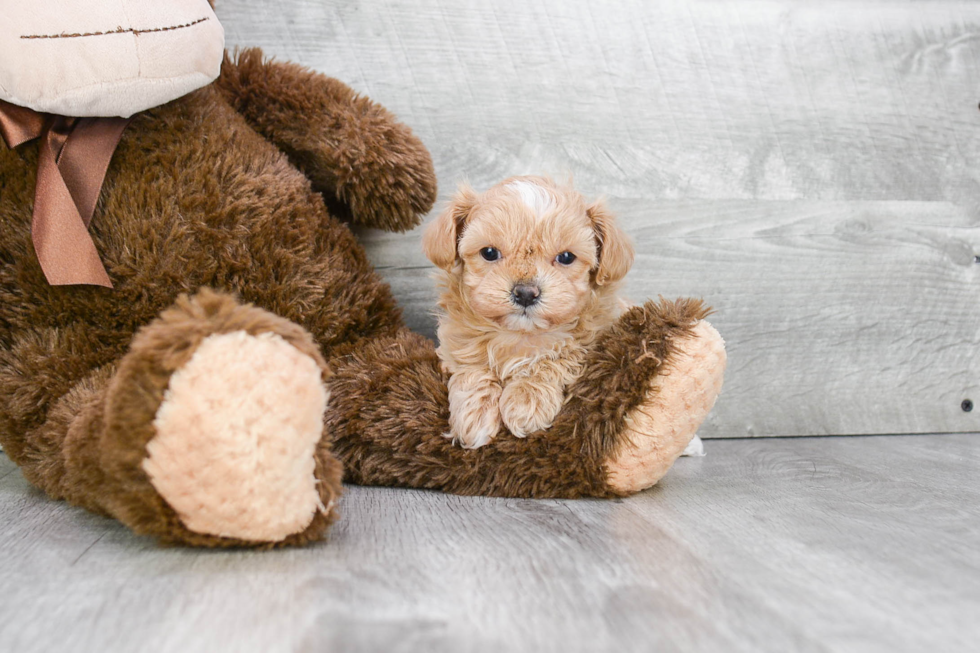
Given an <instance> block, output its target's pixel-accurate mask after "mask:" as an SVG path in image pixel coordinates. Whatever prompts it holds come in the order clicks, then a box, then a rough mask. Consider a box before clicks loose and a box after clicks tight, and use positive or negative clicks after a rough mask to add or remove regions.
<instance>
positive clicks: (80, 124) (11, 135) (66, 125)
mask: <svg viewBox="0 0 980 653" xmlns="http://www.w3.org/2000/svg"><path fill="white" fill-rule="evenodd" d="M129 121H130V119H129V118H69V117H65V116H56V115H51V114H46V113H37V112H36V111H33V110H31V109H26V108H24V107H20V106H17V105H14V104H9V103H7V102H4V101H3V100H0V136H2V137H3V140H4V142H5V143H6V144H7V147H9V148H11V149H13V148H15V147H17V146H18V145H21V144H22V143H26V142H27V141H32V140H34V139H35V138H40V139H41V142H40V144H39V145H38V159H37V183H36V185H35V188H34V215H33V218H32V220H31V239H32V240H33V241H34V251H35V252H37V259H38V261H39V262H40V264H41V269H42V270H43V271H44V276H45V277H46V278H47V280H48V283H50V284H51V285H52V286H69V285H80V284H88V285H95V286H105V287H107V288H112V282H111V281H109V275H108V274H107V273H106V270H105V266H104V265H102V259H100V258H99V252H98V251H97V250H96V248H95V242H93V240H92V236H91V235H90V234H89V232H88V225H89V223H90V222H91V221H92V214H93V213H95V204H96V203H97V202H98V201H99V193H100V192H101V191H102V182H103V181H104V180H105V174H106V170H108V168H109V161H110V160H112V153H113V152H115V151H116V146H117V145H118V144H119V139H120V138H122V133H123V130H124V129H126V125H128V124H129Z"/></svg>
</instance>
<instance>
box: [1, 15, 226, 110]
mask: <svg viewBox="0 0 980 653" xmlns="http://www.w3.org/2000/svg"><path fill="white" fill-rule="evenodd" d="M0 4H2V7H0V99H2V100H6V101H7V102H10V103H11V104H17V105H20V106H24V107H28V108H31V109H34V110H35V111H43V112H48V113H56V114H61V115H66V116H122V117H128V116H131V115H132V114H134V113H136V112H138V111H143V110H144V109H149V108H150V107H154V106H159V105H161V104H164V103H166V102H169V101H170V100H174V99H176V98H178V97H181V96H182V95H186V94H187V93H189V92H191V91H193V90H194V89H197V88H200V87H202V86H206V85H207V84H209V83H211V82H212V81H213V80H214V79H215V78H216V77H217V76H218V73H219V71H220V69H221V58H222V52H223V51H224V39H225V37H224V30H223V29H222V27H221V25H220V24H219V23H218V19H217V17H216V16H215V15H214V12H213V11H212V10H211V6H210V5H209V4H208V3H207V0H19V1H17V0H10V1H9V2H8V1H6V0H4V1H3V2H0Z"/></svg>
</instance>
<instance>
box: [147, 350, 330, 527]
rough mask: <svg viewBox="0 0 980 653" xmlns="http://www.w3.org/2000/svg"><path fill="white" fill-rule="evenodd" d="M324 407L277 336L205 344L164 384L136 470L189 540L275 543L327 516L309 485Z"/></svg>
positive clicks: (317, 386)
mask: <svg viewBox="0 0 980 653" xmlns="http://www.w3.org/2000/svg"><path fill="white" fill-rule="evenodd" d="M327 398H328V396H327V390H326V388H325V387H324V383H323V380H322V377H321V369H320V367H319V365H318V364H317V362H316V361H315V360H314V359H313V358H311V357H310V356H308V355H306V354H304V353H302V352H300V351H299V350H298V349H296V348H295V347H293V346H292V345H290V344H289V343H287V342H286V340H284V339H283V338H282V337H281V336H280V335H278V334H276V333H273V332H264V333H260V334H258V335H250V334H248V333H246V332H245V331H233V332H229V333H220V334H215V335H211V336H209V337H207V338H205V339H204V340H203V341H202V342H201V344H200V345H199V346H198V348H197V349H196V351H195V352H194V354H193V356H192V357H191V358H190V360H189V361H188V362H187V363H185V364H184V365H183V366H182V367H181V368H180V369H178V370H177V371H176V372H174V373H173V375H172V376H171V377H170V381H169V385H168V388H167V391H166V394H165V396H164V400H163V403H162V404H160V407H159V409H158V410H157V413H156V416H155V419H154V421H153V427H154V429H155V431H156V434H155V436H154V437H153V438H152V439H151V440H150V441H149V442H148V443H147V445H146V452H147V454H148V455H147V457H146V458H145V459H144V460H143V463H142V468H143V470H144V471H145V472H146V474H147V475H148V477H149V480H150V482H151V484H152V485H153V487H154V488H155V489H156V491H157V492H158V493H159V494H160V496H161V497H162V498H163V499H164V500H165V501H166V502H167V503H168V504H169V505H170V507H171V508H172V509H173V510H174V512H176V513H177V516H178V517H179V519H180V520H181V522H182V523H183V525H184V526H185V527H186V528H187V529H188V530H190V531H193V532H196V533H201V534H206V535H214V536H218V537H224V538H234V539H237V540H245V541H255V542H279V541H282V540H284V539H285V538H287V537H288V536H290V535H293V534H296V533H299V532H301V531H303V530H304V529H306V528H307V527H308V526H309V525H310V523H311V522H312V520H313V518H314V516H315V515H316V514H317V512H323V513H327V512H329V510H330V506H324V505H323V502H322V500H321V498H320V493H319V492H318V489H317V484H318V481H317V479H316V477H315V476H314V472H315V461H316V449H317V444H318V442H319V441H320V439H321V437H322V434H323V416H324V412H325V410H326V406H327Z"/></svg>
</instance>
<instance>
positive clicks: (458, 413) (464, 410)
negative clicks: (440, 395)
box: [448, 373, 501, 449]
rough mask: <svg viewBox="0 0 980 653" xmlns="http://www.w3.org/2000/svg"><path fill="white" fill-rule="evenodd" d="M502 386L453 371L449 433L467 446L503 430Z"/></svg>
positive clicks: (471, 446) (462, 444)
mask: <svg viewBox="0 0 980 653" xmlns="http://www.w3.org/2000/svg"><path fill="white" fill-rule="evenodd" d="M500 392H501V390H500V386H499V385H498V384H496V383H492V382H487V381H484V380H476V379H473V378H471V377H469V376H467V375H466V374H458V373H457V374H454V375H453V376H452V377H450V379H449V427H450V431H451V432H450V433H449V434H448V437H451V438H453V440H454V441H456V442H459V444H460V446H462V447H463V448H464V449H476V448H477V447H482V446H483V445H485V444H487V443H488V442H490V440H492V439H493V438H494V437H496V435H497V431H499V430H500V407H499V406H500Z"/></svg>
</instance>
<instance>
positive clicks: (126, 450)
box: [8, 291, 341, 546]
mask: <svg viewBox="0 0 980 653" xmlns="http://www.w3.org/2000/svg"><path fill="white" fill-rule="evenodd" d="M326 374H327V373H326V367H325V365H324V363H323V361H322V358H321V357H320V354H319V352H318V349H317V347H316V345H315V344H314V343H313V341H312V339H311V338H310V337H309V335H308V334H307V333H306V332H305V331H304V330H302V329H301V328H300V327H299V326H297V325H295V324H293V323H292V322H289V321H287V320H283V319H282V318H279V317H277V316H274V315H272V314H270V313H267V312H265V311H262V310H260V309H257V308H254V307H252V306H243V305H241V304H239V303H237V302H236V301H235V300H233V299H232V298H231V297H229V296H226V295H219V294H217V293H213V292H209V291H202V292H201V293H199V294H198V295H196V296H195V297H194V298H191V299H188V298H186V297H185V298H181V299H180V300H178V302H177V303H176V304H175V305H174V306H173V307H172V308H171V309H168V310H167V311H164V312H163V313H162V314H161V316H160V317H159V318H158V319H157V320H156V321H154V322H153V323H152V324H150V325H148V326H147V327H146V328H144V329H143V330H141V331H140V332H139V333H138V334H137V336H136V337H135V338H134V339H133V342H132V344H131V347H130V350H129V352H128V353H127V354H126V355H125V356H124V357H123V358H122V359H120V360H119V361H118V363H113V364H110V365H106V366H104V367H102V368H99V369H97V370H95V371H93V372H92V373H91V374H90V375H89V376H88V377H86V378H85V379H83V380H82V381H81V382H79V383H78V384H76V386H75V387H74V388H72V389H71V391H69V392H68V393H66V394H65V395H64V396H62V397H61V398H60V399H59V400H58V401H57V402H55V403H54V404H53V406H52V408H51V410H50V411H49V412H48V415H47V418H46V420H45V421H44V422H43V423H41V424H40V425H38V426H37V427H36V428H35V429H34V430H32V431H31V432H29V433H28V434H27V435H26V436H25V438H24V439H23V440H22V441H21V443H20V445H21V446H19V447H17V449H18V451H17V457H16V458H15V460H16V461H17V462H18V463H20V464H21V465H22V467H23V468H24V470H25V475H27V477H28V478H29V479H31V480H32V481H33V482H35V483H36V484H38V485H39V486H40V487H42V489H44V490H45V491H47V492H48V493H49V494H51V495H52V496H54V497H58V498H66V499H68V500H69V501H72V502H73V503H76V504H79V505H83V506H85V507H87V508H90V509H93V510H96V511H99V512H102V513H104V514H108V515H111V516H114V517H116V518H118V519H120V520H121V521H122V522H124V523H125V524H127V525H128V526H130V527H131V528H133V530H135V531H136V532H139V533H144V534H150V535H155V536H157V537H159V538H161V539H162V540H164V541H167V542H172V543H182V544H192V545H200V546H238V545H242V546H265V545H278V544H298V543H303V542H307V541H310V540H314V539H319V538H320V537H322V535H323V533H324V531H325V530H326V527H327V526H328V525H329V523H330V522H331V521H332V520H333V518H334V516H335V509H334V508H335V507H334V503H335V499H336V497H337V496H338V495H339V492H340V474H341V472H340V466H339V464H338V462H337V461H336V459H335V458H334V457H333V456H332V455H331V453H330V450H329V438H327V437H326V436H325V432H324V429H323V412H324V409H325V407H326V402H327V393H326V389H325V386H324V383H323V380H324V377H325V376H326ZM8 435H9V434H8Z"/></svg>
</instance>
